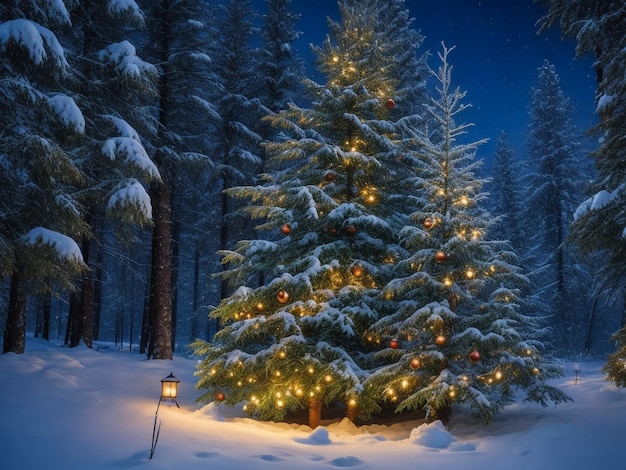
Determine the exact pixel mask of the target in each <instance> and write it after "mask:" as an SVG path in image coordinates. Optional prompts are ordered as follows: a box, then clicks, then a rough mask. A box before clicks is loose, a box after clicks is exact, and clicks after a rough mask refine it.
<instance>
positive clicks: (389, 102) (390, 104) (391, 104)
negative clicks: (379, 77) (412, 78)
mask: <svg viewBox="0 0 626 470" xmlns="http://www.w3.org/2000/svg"><path fill="white" fill-rule="evenodd" d="M395 106H396V102H395V101H394V100H393V98H389V99H388V100H387V109H393V108H395Z"/></svg>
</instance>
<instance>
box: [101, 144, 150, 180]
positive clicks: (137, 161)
mask: <svg viewBox="0 0 626 470" xmlns="http://www.w3.org/2000/svg"><path fill="white" fill-rule="evenodd" d="M102 154H103V155H104V156H105V157H108V158H110V159H111V160H115V159H116V157H118V156H120V157H122V158H124V161H125V163H128V164H130V165H135V166H137V167H139V168H140V169H141V170H143V171H145V172H146V173H147V174H148V175H149V176H150V177H151V178H154V179H160V178H161V175H160V174H159V170H158V168H157V167H156V165H155V164H154V162H153V161H152V160H151V159H150V157H149V156H148V153H147V152H146V149H144V148H143V145H141V143H139V142H138V141H136V140H135V139H133V138H130V137H112V138H110V139H107V140H105V141H104V144H102Z"/></svg>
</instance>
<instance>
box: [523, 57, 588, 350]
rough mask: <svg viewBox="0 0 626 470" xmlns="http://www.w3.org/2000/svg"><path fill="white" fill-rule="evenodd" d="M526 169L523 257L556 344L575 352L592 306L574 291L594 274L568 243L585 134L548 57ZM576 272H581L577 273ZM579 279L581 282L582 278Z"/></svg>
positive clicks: (534, 106)
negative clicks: (549, 319)
mask: <svg viewBox="0 0 626 470" xmlns="http://www.w3.org/2000/svg"><path fill="white" fill-rule="evenodd" d="M529 110H530V124H529V132H528V139H527V142H528V161H527V167H528V168H527V174H526V176H525V177H524V180H523V183H522V186H523V187H525V188H528V189H527V190H526V194H525V197H524V201H525V204H524V210H523V214H524V225H525V227H527V230H526V234H525V235H526V239H527V241H528V242H527V244H526V246H525V250H524V262H525V264H526V265H527V268H528V269H529V271H530V272H532V275H531V280H532V283H533V286H534V290H535V291H536V293H537V296H538V299H541V304H542V305H543V306H544V308H545V309H546V315H552V316H553V328H554V332H555V334H554V335H553V338H554V339H553V344H554V346H557V347H561V348H562V349H563V350H566V351H568V352H570V353H572V352H574V350H573V349H572V348H573V344H579V345H581V344H582V337H581V331H580V330H578V331H575V330H574V328H575V325H582V324H583V320H582V319H583V318H584V316H585V315H586V312H587V311H588V310H589V306H588V305H585V304H584V303H582V302H580V300H579V299H578V298H577V296H576V295H575V293H576V292H579V291H580V290H581V289H584V286H585V285H588V283H589V279H588V277H586V276H584V275H583V274H581V273H579V271H580V270H581V269H582V271H583V273H584V272H585V271H586V270H585V269H583V265H582V264H578V263H577V262H576V260H575V258H576V256H575V254H574V253H572V246H571V245H570V244H567V243H566V240H567V235H568V230H569V225H570V223H571V221H572V216H573V213H574V211H575V210H576V205H577V204H579V203H580V202H581V201H582V199H583V193H582V188H583V186H584V184H585V183H586V180H585V176H588V173H589V172H588V171H582V170H583V166H582V152H581V150H580V144H579V141H580V137H579V136H578V135H576V129H575V128H574V126H573V124H572V119H571V116H572V105H571V102H570V100H569V99H568V98H567V97H566V96H565V94H564V92H563V90H562V88H561V85H560V79H559V76H558V74H557V72H556V68H555V66H554V65H552V64H550V63H549V62H548V61H544V63H543V64H542V66H541V67H540V68H539V73H538V77H537V82H536V84H535V86H534V87H533V89H532V92H531V102H530V107H529ZM577 274H581V275H579V276H577ZM577 281H578V282H577Z"/></svg>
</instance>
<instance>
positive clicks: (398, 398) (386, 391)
mask: <svg viewBox="0 0 626 470" xmlns="http://www.w3.org/2000/svg"><path fill="white" fill-rule="evenodd" d="M451 50H452V49H448V48H446V47H445V46H444V47H443V52H442V53H440V54H439V57H440V59H441V65H440V67H439V68H438V70H437V71H436V72H435V71H433V72H432V74H433V76H434V77H435V79H436V86H437V90H438V93H439V94H438V96H437V97H436V98H433V100H432V103H431V105H430V106H429V107H428V110H429V112H430V114H431V116H432V121H433V122H435V123H437V125H436V127H433V128H428V127H427V128H426V129H423V130H420V129H418V130H416V131H415V132H414V149H415V150H414V151H415V156H416V157H417V158H418V159H419V160H420V161H421V162H422V166H423V168H422V170H421V172H420V173H419V175H418V176H417V177H415V178H413V179H412V183H413V185H414V194H416V195H418V196H416V198H415V201H414V207H413V212H412V213H411V214H410V216H409V223H408V224H407V225H406V226H405V227H404V228H403V230H402V231H401V244H402V246H403V247H404V248H405V249H406V250H407V251H408V253H409V256H408V257H406V258H404V259H402V260H401V261H400V262H399V263H398V264H397V268H396V270H395V272H394V277H395V279H393V280H392V281H391V282H390V283H389V284H387V286H386V287H385V288H384V291H383V296H384V297H385V298H386V299H388V300H389V301H392V302H394V304H395V305H396V308H395V310H396V311H395V312H393V313H391V314H389V315H387V316H385V317H383V318H381V319H380V320H379V321H377V322H376V323H375V324H374V325H373V326H372V327H371V328H370V332H371V337H372V340H374V341H377V342H379V343H380V344H381V345H382V346H383V349H381V350H380V351H379V352H377V353H376V354H375V360H376V361H377V362H378V363H379V364H380V367H378V368H377V369H376V370H375V371H374V372H373V373H372V374H371V376H370V377H368V379H367V380H366V381H365V387H366V389H367V391H368V394H369V395H370V396H371V397H373V398H376V399H378V400H384V401H385V402H388V403H390V404H392V405H393V406H394V407H395V410H396V411H397V412H402V411H407V410H424V411H425V413H426V417H427V419H429V420H431V421H432V420H437V419H439V420H442V421H444V422H445V421H447V419H448V418H449V415H450V412H451V406H452V404H454V403H460V404H467V405H469V406H470V407H471V408H472V409H473V410H474V411H475V412H476V414H477V415H478V416H479V417H480V418H482V420H483V421H486V422H488V421H489V420H490V419H491V418H492V416H493V415H494V414H495V413H496V412H498V411H499V410H501V409H502V408H503V407H504V405H506V404H508V403H509V402H511V401H512V400H513V399H514V398H515V389H516V388H518V387H519V388H522V389H524V390H526V393H527V397H528V399H530V400H533V401H538V402H540V403H542V404H544V405H545V404H546V401H547V400H553V401H555V402H557V403H558V402H561V401H565V400H567V399H568V397H567V396H566V395H564V394H563V393H561V392H560V391H558V390H557V389H555V388H553V387H551V386H548V385H546V384H545V383H544V380H545V379H546V378H550V377H553V376H555V375H558V373H559V369H558V368H557V367H555V366H554V365H553V364H551V363H549V362H544V361H543V360H542V358H541V349H542V348H541V343H540V341H539V338H538V332H539V324H538V320H537V319H536V318H533V317H531V316H528V315H525V314H524V313H523V311H522V307H523V297H522V291H523V289H524V288H525V284H526V283H527V281H526V279H525V278H524V276H522V275H521V273H520V270H519V268H518V267H517V266H516V261H517V260H516V257H515V255H514V254H513V253H512V252H511V251H509V250H508V249H507V244H506V243H503V242H499V241H495V240H490V239H488V238H487V237H486V234H487V230H488V228H489V226H490V224H491V217H490V215H489V214H488V213H487V212H486V211H485V210H484V209H482V207H481V203H482V201H483V199H484V198H485V194H484V193H483V192H482V191H481V188H482V185H483V181H481V180H480V179H478V178H477V177H476V176H475V172H476V171H477V169H478V166H479V162H477V161H476V160H475V153H476V150H477V148H478V147H479V145H480V144H482V143H483V142H484V141H478V142H470V143H462V142H460V141H459V140H460V138H461V137H462V135H463V134H464V133H465V130H466V129H467V127H468V124H457V123H456V122H455V118H457V116H458V115H459V113H461V112H462V111H463V110H464V109H465V108H466V107H467V105H466V104H463V98H464V97H465V93H464V92H461V91H460V90H459V89H458V88H456V89H453V88H452V82H451V70H452V67H451V65H450V63H449V57H448V56H449V54H450V52H451Z"/></svg>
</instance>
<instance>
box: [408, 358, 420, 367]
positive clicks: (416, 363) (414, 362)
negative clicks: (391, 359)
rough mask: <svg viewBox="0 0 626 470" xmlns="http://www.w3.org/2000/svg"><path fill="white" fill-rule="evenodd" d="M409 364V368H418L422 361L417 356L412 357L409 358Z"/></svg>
mask: <svg viewBox="0 0 626 470" xmlns="http://www.w3.org/2000/svg"><path fill="white" fill-rule="evenodd" d="M410 366H411V369H419V368H420V367H421V366H422V363H421V362H420V360H419V359H418V358H416V357H414V358H413V359H411V362H410Z"/></svg>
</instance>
